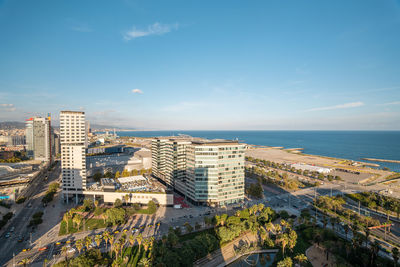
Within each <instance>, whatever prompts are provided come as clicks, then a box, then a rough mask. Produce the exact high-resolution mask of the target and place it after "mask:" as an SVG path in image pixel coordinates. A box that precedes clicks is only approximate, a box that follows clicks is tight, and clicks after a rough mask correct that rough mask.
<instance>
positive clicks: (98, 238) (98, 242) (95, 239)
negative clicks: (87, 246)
mask: <svg viewBox="0 0 400 267" xmlns="http://www.w3.org/2000/svg"><path fill="white" fill-rule="evenodd" d="M101 241H103V237H102V236H101V235H96V236H95V237H94V242H96V244H97V246H100V244H101Z"/></svg>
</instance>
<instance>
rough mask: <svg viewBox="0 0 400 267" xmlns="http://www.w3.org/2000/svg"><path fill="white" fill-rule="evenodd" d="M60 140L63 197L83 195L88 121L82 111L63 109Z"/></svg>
mask: <svg viewBox="0 0 400 267" xmlns="http://www.w3.org/2000/svg"><path fill="white" fill-rule="evenodd" d="M60 142H61V168H62V190H63V197H64V199H66V201H67V202H68V201H69V198H70V197H71V196H75V199H76V201H78V196H79V195H82V191H83V190H85V189H86V151H85V150H86V122H85V113H84V112H82V111H61V113H60Z"/></svg>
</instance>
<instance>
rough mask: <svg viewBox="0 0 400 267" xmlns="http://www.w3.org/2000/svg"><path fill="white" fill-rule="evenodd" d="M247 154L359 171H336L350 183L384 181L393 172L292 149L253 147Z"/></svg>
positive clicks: (288, 162) (285, 161) (276, 160)
mask: <svg viewBox="0 0 400 267" xmlns="http://www.w3.org/2000/svg"><path fill="white" fill-rule="evenodd" d="M246 156H249V157H253V158H258V159H264V160H269V161H273V162H276V163H286V164H292V163H304V164H310V165H317V166H321V167H327V168H339V169H345V170H349V171H354V172H359V173H360V174H353V173H350V172H342V171H334V172H333V173H332V174H333V175H338V176H340V177H342V178H343V179H344V180H346V181H347V182H350V183H358V182H360V183H370V182H377V181H383V180H384V178H385V177H386V176H388V175H390V174H391V173H392V172H388V171H383V170H376V169H372V168H368V167H360V166H351V165H349V164H348V162H347V161H345V160H343V159H335V158H328V157H322V156H316V155H308V154H302V153H291V152H290V151H286V150H282V149H278V148H251V149H248V150H247V151H246Z"/></svg>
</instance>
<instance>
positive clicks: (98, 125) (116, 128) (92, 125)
mask: <svg viewBox="0 0 400 267" xmlns="http://www.w3.org/2000/svg"><path fill="white" fill-rule="evenodd" d="M90 128H92V130H104V129H111V130H112V129H114V128H115V130H117V131H118V130H135V128H131V127H116V126H111V125H100V124H90Z"/></svg>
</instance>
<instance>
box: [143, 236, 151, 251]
mask: <svg viewBox="0 0 400 267" xmlns="http://www.w3.org/2000/svg"><path fill="white" fill-rule="evenodd" d="M149 246H150V240H149V239H147V238H145V239H144V240H143V247H144V251H147V250H148V249H149Z"/></svg>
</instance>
